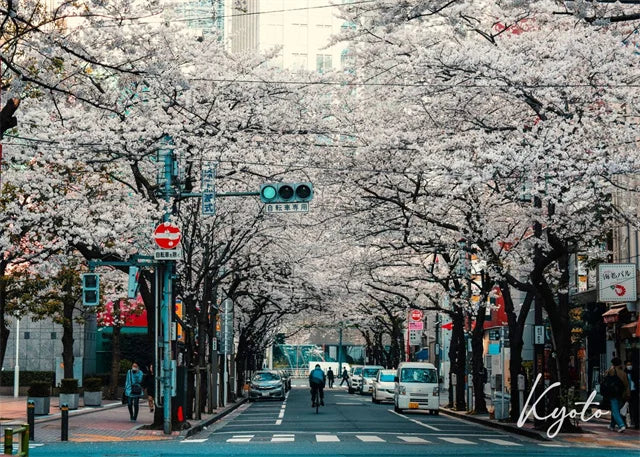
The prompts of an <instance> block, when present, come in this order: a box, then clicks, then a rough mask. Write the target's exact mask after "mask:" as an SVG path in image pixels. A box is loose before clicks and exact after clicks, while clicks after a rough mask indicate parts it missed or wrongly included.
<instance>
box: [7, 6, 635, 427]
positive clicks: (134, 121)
mask: <svg viewBox="0 0 640 457" xmlns="http://www.w3.org/2000/svg"><path fill="white" fill-rule="evenodd" d="M8 5H9V6H8V8H6V9H0V10H1V12H2V13H3V15H4V17H3V19H2V22H1V23H0V24H1V25H0V47H1V48H2V55H1V57H0V59H1V61H2V91H3V95H5V96H6V97H11V98H18V99H20V106H19V110H18V111H17V115H18V117H19V124H18V128H17V129H14V130H9V131H7V132H6V135H5V137H4V140H3V146H4V156H3V157H4V158H3V161H4V168H3V170H2V188H1V192H2V193H1V194H0V209H1V211H0V224H1V225H0V227H2V230H1V232H0V251H1V252H2V256H0V277H1V278H2V281H1V282H0V313H1V314H2V322H1V325H0V332H1V335H0V361H2V360H4V355H5V350H6V344H7V341H8V338H9V328H8V324H7V322H6V320H5V318H6V317H8V316H11V315H16V314H22V313H27V312H28V313H30V314H31V315H35V316H38V317H45V316H51V315H54V316H58V317H64V319H71V318H73V316H72V315H71V316H69V315H67V311H65V309H66V308H65V305H64V303H67V302H69V303H73V305H74V306H78V303H79V298H80V297H79V294H78V293H77V290H76V291H75V292H73V291H74V289H73V288H71V289H65V287H66V286H62V285H61V284H62V283H61V282H60V281H61V280H60V278H61V277H62V276H61V275H64V274H67V273H69V271H71V272H73V274H72V275H71V276H73V277H76V278H79V274H80V273H81V272H82V271H86V270H85V269H84V268H85V267H84V266H83V265H85V264H86V261H87V260H88V259H101V260H105V261H111V260H124V259H127V258H129V257H130V256H131V255H133V254H147V255H148V254H149V253H151V250H152V246H151V245H152V242H151V236H150V234H151V233H152V230H153V227H154V226H155V225H156V224H157V223H158V221H159V220H160V218H161V215H162V214H163V213H164V212H165V211H167V210H168V211H170V212H171V213H172V215H173V221H174V222H175V223H177V224H178V225H180V226H181V227H182V231H183V234H184V239H183V248H184V260H183V261H181V262H179V263H178V272H177V273H178V278H177V281H176V284H177V286H176V291H175V292H176V294H177V295H178V296H180V297H181V298H182V299H183V302H184V310H185V313H184V318H183V324H184V330H185V345H186V348H187V350H186V352H185V354H187V356H186V360H185V363H186V364H187V365H188V367H189V369H190V375H189V376H190V380H189V382H188V383H187V385H188V392H187V395H188V398H189V399H193V402H191V401H190V402H189V403H190V404H191V403H194V404H196V407H195V408H194V411H193V413H194V414H195V415H196V416H198V415H199V414H200V412H201V411H203V410H204V409H205V408H206V405H207V401H206V397H207V395H211V392H209V391H208V389H207V385H208V383H207V381H206V379H207V378H206V377H207V376H208V375H209V374H210V372H211V370H213V369H214V368H213V367H212V363H211V361H212V359H211V358H207V354H209V355H211V354H212V353H213V351H212V348H211V340H212V337H213V333H212V332H213V330H212V329H214V328H215V322H216V314H217V312H218V303H219V301H220V299H221V298H222V297H228V298H230V299H231V300H233V302H234V305H235V322H234V325H235V330H236V334H237V336H238V347H237V349H236V355H235V357H236V362H237V364H238V366H239V367H242V368H244V367H246V368H247V370H249V369H251V368H253V367H255V366H256V364H258V366H259V365H260V363H261V360H260V358H261V357H260V356H258V357H257V360H256V354H262V353H264V349H265V348H266V347H267V346H268V345H269V344H270V343H271V341H273V339H274V338H275V335H276V334H277V333H281V332H284V333H286V334H288V335H291V334H294V333H296V332H301V329H305V328H309V327H310V326H313V325H314V324H316V323H323V324H326V322H327V321H333V320H339V321H343V322H347V321H348V322H358V329H359V330H360V331H361V332H362V334H363V337H364V338H365V339H366V341H367V343H368V345H370V349H371V351H372V353H373V354H375V357H376V358H377V360H379V361H380V362H381V363H383V364H385V365H388V366H392V365H396V364H397V362H398V361H399V360H401V358H402V351H403V336H402V330H401V329H402V323H403V322H404V319H405V316H406V314H405V313H406V309H407V308H409V307H413V308H420V309H423V310H437V311H440V312H442V313H444V314H446V315H448V316H449V317H450V318H451V320H452V321H453V338H452V344H451V352H450V359H451V362H452V369H451V372H452V373H455V374H456V375H457V376H458V379H462V378H463V377H464V374H465V373H464V371H465V365H466V357H467V356H468V354H466V348H465V345H464V331H465V322H472V321H474V322H475V323H476V324H475V329H474V331H473V332H472V347H473V351H472V359H473V360H472V366H473V370H472V374H473V378H474V382H480V379H481V376H480V375H479V374H480V373H481V372H482V369H483V360H482V357H481V354H482V353H481V347H482V341H481V339H482V327H483V325H482V323H483V319H484V315H485V310H484V306H486V305H484V304H485V303H487V299H488V298H490V297H491V296H492V294H495V293H496V290H497V289H496V287H499V290H500V293H501V294H502V296H503V298H504V302H505V311H506V313H507V315H508V325H509V330H510V339H511V364H510V370H511V379H517V373H518V372H519V369H520V354H521V349H522V332H523V329H524V319H525V317H526V315H527V313H528V311H529V309H530V308H531V306H532V303H534V300H535V302H536V303H540V304H541V306H543V308H544V310H545V311H546V312H547V315H548V316H549V320H550V322H551V328H552V333H553V351H554V357H553V360H554V362H555V365H554V367H553V368H554V369H553V373H552V376H553V379H554V380H555V379H557V380H559V381H560V382H561V383H562V385H563V386H567V385H568V372H567V369H568V366H569V363H568V360H569V355H570V350H571V346H572V340H571V333H570V331H571V327H570V325H569V315H570V310H571V306H572V305H571V300H570V295H569V288H568V282H569V277H568V265H569V258H570V256H571V255H572V254H574V253H576V252H581V253H582V252H586V253H587V254H588V255H589V259H590V260H591V261H594V262H595V261H598V260H600V259H601V258H600V257H599V256H602V253H600V251H599V250H598V249H597V246H599V244H600V243H601V242H602V240H604V239H605V238H606V236H607V233H608V231H609V230H610V229H611V228H612V227H613V226H615V225H616V224H618V223H620V222H622V221H624V222H625V223H627V222H628V223H630V224H633V225H634V226H636V227H637V226H638V221H637V215H638V211H637V208H636V207H632V208H626V207H622V206H620V205H618V204H614V203H613V200H612V198H611V196H612V194H613V193H614V191H616V189H617V188H619V187H621V185H620V180H619V177H621V176H625V175H632V174H635V173H637V171H638V155H637V153H636V150H637V119H638V118H639V116H638V114H639V113H638V106H640V105H639V104H638V96H639V94H638V85H637V76H636V74H635V73H636V68H637V64H638V58H639V57H638V55H637V54H636V53H635V52H634V47H633V39H634V37H635V36H636V35H637V34H634V33H635V32H637V30H636V31H635V32H634V28H633V27H634V25H633V24H634V22H633V20H635V19H637V15H638V11H637V6H636V5H634V4H610V3H593V4H592V3H589V4H583V3H577V2H573V3H565V2H556V1H544V0H543V1H530V2H512V3H507V4H500V5H498V4H494V3H491V2H470V1H469V2H467V1H461V2H447V1H439V0H431V1H423V0H408V1H402V2H397V1H395V0H373V1H370V2H366V3H362V2H360V3H358V4H354V5H344V6H343V7H341V14H342V16H343V17H344V19H345V22H346V23H347V24H350V26H348V27H343V30H342V33H341V35H340V36H337V37H336V38H335V40H336V42H337V43H340V44H341V45H343V46H344V47H345V48H346V49H347V51H346V52H345V53H344V54H343V56H344V59H343V65H344V67H345V68H344V70H345V71H336V72H326V73H324V74H321V75H319V74H308V73H303V72H297V73H288V72H285V71H283V70H279V69H277V68H276V67H275V66H273V65H270V64H269V62H270V60H271V59H272V58H273V57H274V56H275V55H277V52H278V51H277V50H274V51H273V52H272V53H270V54H265V55H259V54H256V53H248V52H247V53H241V54H231V53H229V52H228V51H227V50H225V48H224V46H223V43H221V42H220V41H219V40H217V38H216V37H215V36H206V37H195V36H194V35H193V34H190V33H188V31H187V30H186V29H184V27H183V26H184V24H183V23H181V22H179V21H176V22H171V21H170V20H165V19H161V14H162V11H161V9H160V7H158V6H157V5H156V4H155V3H153V2H149V3H147V2H145V1H138V0H134V1H129V0H116V1H114V2H109V3H108V4H103V3H99V4H97V3H94V4H91V5H84V4H76V3H65V4H63V5H61V6H59V7H58V8H57V9H55V10H54V11H45V10H43V9H42V8H40V7H39V6H38V4H37V3H36V2H35V1H25V2H21V3H20V4H19V6H15V7H14V6H12V5H13V3H9V4H8ZM137 11H140V12H144V13H143V14H142V13H141V14H140V15H137V16H136V15H135V14H133V13H132V12H137ZM71 32H72V33H71ZM3 133H4V132H3ZM166 136H170V137H171V138H172V139H173V144H172V145H171V147H172V149H173V151H174V153H175V154H176V155H177V158H178V161H179V164H180V173H179V179H178V180H177V182H178V184H177V187H178V188H179V189H178V188H176V189H175V190H176V195H175V196H174V198H172V199H171V201H170V202H169V203H168V204H165V202H164V201H163V200H162V199H160V198H159V197H158V195H159V194H158V190H159V187H160V184H161V183H160V182H159V180H158V179H157V176H158V175H159V173H160V172H161V168H162V164H161V162H160V161H159V160H158V157H157V152H158V150H159V149H163V148H164V149H166V148H167V146H166V144H165V143H163V139H164V138H166ZM207 161H216V162H218V179H217V185H216V186H217V189H218V190H219V191H221V192H225V191H236V190H257V189H258V188H259V186H260V184H261V183H264V182H275V181H311V182H313V183H314V188H315V196H314V200H313V202H312V204H311V208H312V210H311V212H310V213H309V214H308V215H306V216H300V215H286V217H285V216H274V215H269V216H266V215H264V214H263V213H262V212H261V205H260V204H259V202H258V201H256V200H253V199H220V200H219V201H218V202H217V205H216V206H217V212H216V215H215V216H208V217H203V216H202V215H201V207H200V201H199V199H193V198H190V199H187V198H181V197H180V196H179V195H178V192H177V191H178V190H180V191H181V192H191V191H198V190H199V183H200V178H201V177H200V171H201V169H202V165H203V163H204V162H207ZM628 190H630V191H637V189H633V188H632V189H628ZM471 258H473V259H474V260H473V263H472V262H471V260H470V259H471ZM103 270H104V271H102V270H101V271H100V273H101V274H102V275H104V278H103V281H102V283H103V285H104V288H103V291H102V296H103V300H104V301H105V302H106V301H109V300H111V301H114V302H116V303H119V300H120V299H121V298H123V290H122V289H123V286H122V285H123V284H124V282H125V281H126V275H124V274H123V273H125V272H126V269H125V268H124V267H123V268H120V269H115V270H106V269H103ZM69 274H71V273H69ZM30 281H41V283H40V285H39V286H37V287H38V290H40V294H45V293H46V294H49V295H52V296H55V298H52V299H51V300H52V301H51V303H53V302H56V303H58V304H59V305H56V306H49V307H45V306H42V301H41V300H40V299H39V298H37V297H39V296H40V295H36V294H35V292H32V291H30V289H29V288H28V287H32V286H30V284H32V283H30ZM69 287H71V286H69ZM73 287H76V288H77V284H76V285H75V286H73ZM153 290H154V284H153V273H152V271H151V270H144V271H143V274H142V277H141V288H140V292H141V295H142V298H143V301H144V306H145V308H146V311H147V316H148V322H149V329H148V338H149V339H150V340H149V342H150V343H151V341H152V338H153V334H154V329H153V322H154V319H155V308H154V299H153V298H154V297H153V295H154V294H153ZM512 290H518V291H521V292H523V293H524V295H525V297H526V298H525V299H524V301H523V303H515V302H514V300H513V299H512V294H511V291H512ZM69 294H71V295H69ZM25 296H30V297H33V299H32V300H31V299H25ZM69 297H75V301H74V300H72V299H71V298H69ZM443 297H446V299H443ZM476 299H477V300H476ZM116 312H117V311H116ZM116 320H118V319H116ZM387 338H388V339H389V341H391V344H390V346H389V348H386V347H385V344H383V341H386V339H387ZM71 344H73V342H72V341H71ZM64 346H65V353H66V357H68V354H69V352H68V351H69V340H68V339H67V340H66V342H65V345H64ZM115 357H118V354H115ZM66 361H67V359H65V367H67V366H69V367H71V366H72V364H69V365H68V364H67V363H66ZM114 366H116V364H115V361H114ZM69 369H70V368H69ZM65 370H66V368H65ZM241 371H242V372H243V375H241V376H240V377H239V379H237V386H236V390H237V391H239V390H240V389H241V387H242V384H243V382H244V378H243V376H244V371H245V370H244V369H243V370H241ZM71 375H72V373H65V376H68V377H71ZM194 386H199V389H195V388H194ZM462 388H463V385H462V384H458V389H459V392H458V394H457V396H456V399H457V404H456V405H454V406H455V407H456V408H457V409H464V408H465V407H466V405H465V396H464V395H463V393H462V392H461V389H462ZM475 392H476V402H475V405H476V409H477V410H480V411H481V410H483V409H484V399H483V396H482V395H480V393H481V392H482V389H481V388H479V386H478V385H476V388H475ZM237 393H239V392H237ZM566 398H567V395H566V392H560V393H559V395H558V396H557V398H556V399H555V401H556V402H560V401H566V400H562V399H566ZM209 404H211V402H209ZM511 406H512V416H513V415H515V414H517V411H519V408H518V406H519V405H518V398H517V396H512V398H511Z"/></svg>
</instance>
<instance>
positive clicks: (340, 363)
mask: <svg viewBox="0 0 640 457" xmlns="http://www.w3.org/2000/svg"><path fill="white" fill-rule="evenodd" d="M338 331H339V342H338V376H342V322H341V323H340V328H339V330H338Z"/></svg>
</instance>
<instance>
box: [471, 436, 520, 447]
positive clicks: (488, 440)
mask: <svg viewBox="0 0 640 457" xmlns="http://www.w3.org/2000/svg"><path fill="white" fill-rule="evenodd" d="M480 439H481V440H482V441H486V442H488V443H493V444H498V445H500V446H522V445H521V444H518V443H512V442H511V441H506V440H499V439H493V438H480Z"/></svg>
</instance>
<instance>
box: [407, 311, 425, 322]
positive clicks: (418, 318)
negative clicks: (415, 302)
mask: <svg viewBox="0 0 640 457" xmlns="http://www.w3.org/2000/svg"><path fill="white" fill-rule="evenodd" d="M423 317H424V313H423V312H422V311H421V310H419V309H412V310H411V311H410V312H409V321H412V322H422V318H423Z"/></svg>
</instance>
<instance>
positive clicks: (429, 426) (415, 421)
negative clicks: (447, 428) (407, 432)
mask: <svg viewBox="0 0 640 457" xmlns="http://www.w3.org/2000/svg"><path fill="white" fill-rule="evenodd" d="M387 411H389V412H390V413H391V414H395V415H396V416H400V417H404V418H405V419H407V420H409V421H411V422H413V423H414V424H418V425H420V426H422V427H426V428H428V429H430V430H433V431H435V432H440V431H442V430H440V429H439V428H436V427H434V426H433V425H429V424H425V423H424V422H420V421H419V420H416V419H411V418H410V417H407V416H405V415H404V414H400V413H396V412H395V411H394V410H392V409H388V410H387Z"/></svg>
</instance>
